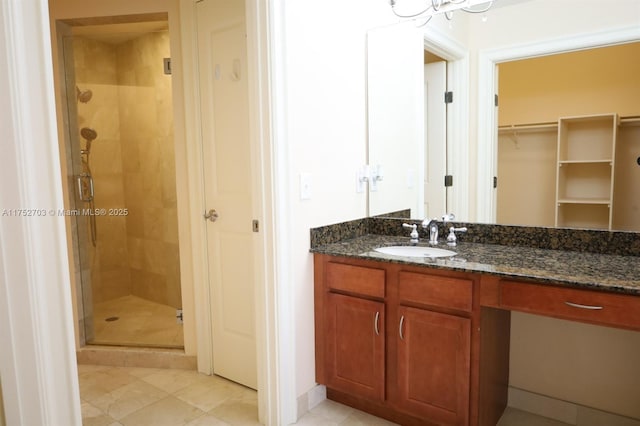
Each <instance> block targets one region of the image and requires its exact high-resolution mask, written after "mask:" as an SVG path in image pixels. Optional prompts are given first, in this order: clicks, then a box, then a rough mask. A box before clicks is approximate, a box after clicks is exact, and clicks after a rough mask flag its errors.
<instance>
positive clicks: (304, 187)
mask: <svg viewBox="0 0 640 426" xmlns="http://www.w3.org/2000/svg"><path fill="white" fill-rule="evenodd" d="M300 199H301V200H310V199H311V173H300Z"/></svg>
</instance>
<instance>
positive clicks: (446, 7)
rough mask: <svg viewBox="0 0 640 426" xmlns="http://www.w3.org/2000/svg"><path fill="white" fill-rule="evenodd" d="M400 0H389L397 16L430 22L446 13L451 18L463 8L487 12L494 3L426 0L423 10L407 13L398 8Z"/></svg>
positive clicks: (475, 11) (465, 10)
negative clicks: (436, 16)
mask: <svg viewBox="0 0 640 426" xmlns="http://www.w3.org/2000/svg"><path fill="white" fill-rule="evenodd" d="M398 1H399V0H389V3H390V4H391V10H392V11H393V13H394V14H395V15H396V16H398V17H400V18H410V19H426V22H429V21H430V20H431V18H433V17H434V16H435V15H439V14H444V16H445V17H446V18H447V19H449V20H451V19H452V18H453V12H454V11H456V10H462V11H463V12H467V13H485V12H486V11H488V10H489V9H490V8H491V6H492V5H493V0H424V2H423V4H424V3H426V6H425V7H423V8H422V10H420V11H419V12H414V13H409V14H405V13H401V12H398V11H397V10H396V3H398ZM480 5H484V7H478V6H480ZM426 22H425V24H426ZM423 25H424V24H423Z"/></svg>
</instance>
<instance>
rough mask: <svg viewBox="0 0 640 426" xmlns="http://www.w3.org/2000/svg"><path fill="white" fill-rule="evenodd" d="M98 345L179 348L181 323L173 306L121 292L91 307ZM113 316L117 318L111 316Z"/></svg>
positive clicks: (182, 340) (181, 340)
mask: <svg viewBox="0 0 640 426" xmlns="http://www.w3.org/2000/svg"><path fill="white" fill-rule="evenodd" d="M93 318H94V333H95V339H94V340H93V341H91V342H89V343H91V344H98V345H124V346H149V347H165V348H182V347H183V345H184V337H183V332H182V324H177V322H176V309H175V308H173V307H171V306H166V305H162V304H159V303H155V302H151V301H149V300H146V299H142V298H140V297H136V296H132V295H130V296H123V297H119V298H117V299H113V300H109V301H106V302H101V303H97V304H96V305H95V306H94V308H93ZM114 318H117V319H114Z"/></svg>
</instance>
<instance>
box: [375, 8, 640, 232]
mask: <svg viewBox="0 0 640 426" xmlns="http://www.w3.org/2000/svg"><path fill="white" fill-rule="evenodd" d="M532 3H533V2H532ZM520 6H521V5H518V4H516V5H513V6H510V7H508V8H503V9H512V11H511V18H512V19H516V16H517V11H518V8H519V7H520ZM518 16H520V15H518ZM491 19H492V17H491V15H489V21H490V22H491ZM429 25H431V24H429ZM470 27H473V30H474V31H476V30H482V27H481V26H479V25H476V26H474V25H470ZM388 28H389V27H386V28H385V29H383V30H385V31H387V30H388ZM488 28H489V31H490V30H491V27H490V26H489V27H488ZM374 31H376V32H377V33H378V34H376V35H377V36H378V37H379V36H380V32H381V30H379V29H376V30H374ZM540 31H543V30H540ZM371 32H373V31H371ZM371 32H370V33H371ZM540 36H541V37H542V36H543V33H540ZM482 37H484V38H485V39H488V38H490V37H489V36H487V35H486V34H485V35H484V36H481V38H482ZM498 38H499V37H498ZM471 43H472V42H470V44H471ZM617 43H620V41H617ZM601 44H603V45H604V44H614V43H613V42H606V41H605V42H602V43H601ZM396 45H397V42H396ZM379 48H380V46H379V45H375V44H373V43H371V40H369V43H368V59H369V61H368V72H369V75H368V80H369V83H368V84H369V86H368V91H369V92H368V106H369V112H370V115H369V124H370V127H369V162H370V164H376V162H377V161H378V159H380V158H383V159H385V160H387V163H388V161H389V160H390V159H391V157H388V156H387V155H386V154H385V152H388V149H389V145H388V144H387V145H381V143H382V144H384V142H383V140H385V139H386V140H387V141H388V140H389V139H392V138H391V137H390V136H387V137H385V138H380V137H379V135H378V133H377V129H376V122H377V120H378V117H379V116H381V115H384V108H383V107H381V105H383V106H386V108H387V109H392V107H391V105H392V104H393V102H392V101H390V98H385V97H384V96H383V94H382V92H381V91H377V90H376V85H377V84H379V83H378V82H376V81H372V78H373V77H378V74H377V73H375V72H373V71H372V68H373V67H376V66H377V64H376V63H374V62H372V61H371V59H372V58H375V59H376V60H380V57H381V56H383V55H381V54H380V52H379V51H376V50H375V49H379ZM473 48H475V49H476V50H481V49H478V47H477V46H472V48H471V49H470V50H473ZM482 48H483V49H485V48H486V46H482ZM603 49H606V48H603ZM422 51H423V49H420V55H422V53H423V52H422ZM636 52H638V51H637V50H636ZM474 53H476V52H474ZM563 55H571V53H566V54H561V55H554V56H558V57H561V56H563ZM621 57H623V58H626V60H627V63H625V64H624V65H620V64H619V63H618V65H616V62H615V59H613V57H612V59H607V60H600V61H596V62H597V63H600V64H606V65H609V68H608V69H607V68H602V67H600V68H601V69H598V70H597V71H598V73H600V75H601V76H602V75H605V76H606V75H607V74H608V75H609V76H610V77H611V78H608V82H609V83H613V85H614V86H616V87H615V88H614V90H619V88H620V81H621V80H620V78H618V77H616V76H615V73H614V72H613V71H615V70H618V71H620V70H628V71H629V72H630V73H635V74H632V75H640V74H639V73H640V68H639V67H640V64H639V62H640V55H638V53H635V54H633V55H631V56H628V55H627V54H623V55H622V56H621ZM529 60H530V59H522V61H518V62H522V63H523V65H524V64H525V62H526V61H529ZM496 62H502V61H500V60H496ZM628 62H631V63H628ZM412 63H413V62H412ZM576 65H577V66H578V68H579V70H577V71H573V72H572V71H567V75H573V76H574V77H575V76H579V78H574V80H580V81H581V82H582V83H584V84H586V85H587V86H591V87H593V86H594V84H593V82H592V81H590V80H589V79H590V78H592V77H589V76H588V75H587V74H588V73H589V72H590V71H594V70H595V68H594V67H586V66H584V63H582V62H580V61H576ZM515 66H516V62H513V63H506V62H505V63H498V65H497V71H496V74H497V75H498V76H499V81H498V84H497V88H498V90H499V92H500V110H499V111H498V114H497V118H498V120H499V122H497V123H496V128H494V129H493V131H494V133H495V137H496V141H495V142H494V144H495V148H494V149H495V153H496V157H497V158H498V160H497V164H496V165H495V166H494V167H496V168H497V176H498V182H499V184H498V189H497V190H496V191H494V193H495V195H496V196H497V197H496V198H497V203H496V206H497V210H495V212H496V213H494V214H495V217H496V218H497V223H501V224H515V225H528V226H556V223H558V226H562V227H586V228H593V229H614V230H626V231H640V223H638V220H636V219H635V217H640V215H638V214H637V213H638V209H639V208H640V206H639V205H637V204H635V202H630V200H635V198H638V197H637V196H635V197H634V196H633V194H638V193H640V192H639V191H640V187H638V186H637V185H636V184H635V183H634V184H633V185H627V187H626V188H625V189H619V187H620V188H622V186H620V185H617V186H616V189H615V190H612V194H611V198H612V200H613V203H614V204H613V206H614V208H613V209H611V210H613V213H612V214H611V216H613V219H611V225H607V226H605V227H601V225H599V224H595V225H594V224H592V223H589V221H586V222H584V221H583V222H580V221H578V222H573V223H572V222H565V223H563V222H562V221H560V222H557V219H556V218H555V216H556V215H557V214H558V213H557V212H556V208H555V204H556V178H555V171H556V169H557V167H558V164H557V158H556V156H557V145H556V144H557V140H558V137H557V135H558V133H557V132H558V130H557V129H555V130H549V129H547V130H548V131H546V133H545V132H542V133H544V137H543V140H544V141H545V142H543V144H547V145H548V146H550V147H551V148H550V151H549V153H547V154H544V155H547V157H549V161H550V162H551V165H550V166H549V164H547V166H546V167H548V168H549V169H548V170H550V172H551V173H553V176H552V178H551V179H550V180H548V182H547V184H546V185H547V190H546V191H547V196H548V197H551V198H550V201H546V202H545V203H546V204H547V205H548V206H550V207H548V209H551V211H550V212H549V211H548V210H547V211H546V213H544V216H545V218H544V219H543V220H539V219H533V220H532V219H531V218H527V217H518V214H517V212H515V211H514V212H508V209H509V207H508V206H507V207H505V206H504V204H505V203H504V201H505V200H506V201H508V200H509V199H510V198H512V199H513V200H514V203H513V204H512V205H516V206H522V205H525V206H526V205H527V200H526V199H525V201H524V202H522V201H520V202H518V201H516V200H517V199H518V197H514V196H513V195H512V194H513V191H514V188H515V193H517V192H518V190H517V188H518V187H517V186H516V185H511V187H512V193H511V194H510V195H509V193H508V192H504V191H502V190H503V189H507V188H508V187H509V185H508V184H510V183H514V182H517V181H518V179H516V178H514V177H512V176H510V175H509V168H511V169H516V170H517V169H518V167H517V165H514V164H512V165H511V166H506V165H505V163H504V158H502V157H505V156H506V154H505V152H504V150H503V152H501V146H502V145H506V144H509V142H506V143H505V140H509V138H510V140H511V142H510V143H511V145H512V148H513V145H515V142H513V132H511V130H510V129H509V128H510V127H511V126H512V125H522V126H526V125H531V124H538V123H553V122H555V123H556V127H557V120H558V118H559V117H568V116H578V115H587V114H600V113H617V114H618V115H619V116H620V117H622V118H623V119H622V121H621V126H618V127H617V128H616V132H617V140H618V141H620V143H618V146H617V152H616V168H615V171H614V175H615V176H614V179H615V182H619V183H624V182H640V175H639V174H638V173H640V166H638V164H637V163H635V161H636V159H637V158H638V157H640V151H639V150H640V146H638V143H640V142H638V140H640V137H639V133H638V131H639V130H638V129H639V127H638V126H637V125H634V123H637V121H636V120H633V119H631V118H632V117H635V116H638V115H640V105H638V104H637V102H635V103H634V104H635V105H634V106H635V110H633V108H626V107H624V106H618V105H616V103H615V102H617V101H618V100H620V93H622V94H625V93H626V94H628V95H629V98H630V99H638V96H640V92H639V91H640V89H639V82H638V79H637V78H636V79H633V81H632V82H631V85H632V87H630V88H627V89H624V90H623V92H619V91H618V92H616V94H615V95H613V96H607V95H603V93H606V92H607V90H608V89H607V88H605V87H602V85H600V83H598V87H597V92H596V93H595V95H594V96H595V98H599V99H600V101H598V107H597V108H595V107H594V108H591V109H589V108H575V107H567V108H565V109H564V110H563V108H562V107H561V106H560V103H558V101H557V100H555V99H554V100H552V101H549V103H550V104H552V105H554V106H555V107H556V108H545V107H542V108H538V109H540V110H542V111H544V112H547V113H550V112H551V111H552V110H553V111H555V114H556V115H555V118H553V117H551V118H550V117H549V116H548V115H542V116H540V117H535V116H532V117H529V118H526V119H518V120H514V119H512V118H509V117H510V114H507V109H508V111H509V112H512V111H513V110H514V109H515V108H516V105H518V107H519V108H520V109H524V110H526V109H527V106H526V103H524V102H525V99H524V98H523V97H522V95H521V94H517V93H516V94H514V95H509V90H507V88H506V86H504V84H507V83H504V82H503V81H502V77H503V74H504V76H505V78H506V77H508V68H509V67H512V68H513V67H515ZM475 72H476V73H478V74H479V73H480V72H478V71H477V70H476V71H475ZM603 73H604V74H603ZM470 74H471V73H470ZM544 74H547V75H549V74H550V75H552V76H553V73H552V72H549V70H547V71H544V70H543V71H540V72H538V75H544ZM396 75H398V74H396ZM520 75H522V74H521V73H520ZM449 77H450V71H449ZM512 79H513V77H512ZM473 80H474V77H473V76H472V78H470V79H469V81H471V86H470V87H469V92H470V93H473V94H474V95H475V94H476V93H478V92H479V90H480V89H479V88H478V87H477V86H479V85H480V84H481V83H480V82H477V83H473ZM515 80H516V81H517V80H518V75H517V73H516V77H515ZM526 80H527V78H526V77H522V78H520V81H526ZM605 80H607V79H606V78H605ZM386 81H387V84H388V81H389V77H388V76H387V80H386ZM551 81H553V79H552V80H551ZM524 86H526V85H524ZM530 87H531V86H530ZM538 89H540V88H539V87H538ZM387 90H389V89H387ZM554 90H556V91H555V94H554V92H552V96H559V95H563V96H565V99H566V100H568V101H571V99H574V101H572V103H573V105H585V101H584V99H585V97H587V98H588V97H589V95H585V94H584V93H580V92H576V93H573V94H569V93H559V91H558V90H557V88H556V89H554ZM420 92H421V91H419V90H418V91H415V90H414V93H418V94H419V93H420ZM540 93H541V91H540V90H537V92H536V93H534V95H539V94H540ZM474 95H472V96H474ZM510 96H511V99H509V98H510ZM514 96H515V97H518V96H520V99H515V98H514ZM569 96H571V97H572V98H571V99H569ZM603 97H604V98H606V99H607V100H608V101H611V102H602V99H603ZM530 100H533V101H536V102H539V99H530ZM592 105H593V102H592ZM538 107H539V104H538ZM572 108H573V109H572ZM470 109H471V111H470V112H469V115H468V118H469V121H474V120H475V119H476V118H475V117H476V116H477V115H478V114H476V113H475V112H474V111H473V107H472V108H470ZM372 111H373V112H375V115H374V114H371V112H372ZM422 112H423V111H422ZM449 115H450V121H451V118H452V117H451V114H449ZM511 115H512V114H511ZM405 120H406V117H405ZM428 124H429V123H428V122H427V124H426V126H425V127H426V128H428V127H429V125H428ZM457 124H458V123H449V124H448V126H445V127H449V129H447V130H449V133H450V134H448V135H447V139H448V142H451V138H452V135H451V133H452V132H451V128H453V131H456V129H457V127H458V126H457ZM464 124H467V125H468V123H463V125H464ZM476 124H477V123H476ZM498 125H499V126H501V131H500V132H498V131H497V127H498ZM471 127H473V126H471ZM552 127H553V126H552ZM424 131H426V130H423V132H424ZM387 132H389V130H387ZM554 132H555V133H554ZM389 133H390V132H389ZM534 133H536V132H531V131H529V132H527V130H525V129H524V128H522V129H521V130H520V132H518V133H517V134H518V142H519V143H520V152H519V153H518V154H519V155H520V157H519V158H518V160H517V161H519V162H521V163H522V162H523V161H526V160H527V157H526V150H527V149H528V147H527V146H526V145H524V142H522V141H529V140H533V139H535V138H533V134H534ZM423 135H424V133H423ZM475 139H476V137H475V135H474V134H471V137H470V138H468V139H467V140H471V141H472V143H476V141H475ZM387 143H388V142H387ZM396 143H397V142H396ZM403 144H406V141H403ZM403 146H404V145H403ZM427 148H429V147H427ZM474 149H475V150H477V152H475V153H474V152H473V151H474ZM485 149H487V148H483V147H480V146H478V147H475V148H474V147H471V153H470V155H469V158H471V160H470V161H469V163H470V164H469V166H470V167H467V168H468V169H471V170H468V172H469V176H471V177H472V178H471V179H466V180H465V179H456V178H457V176H456V175H455V174H454V181H455V182H454V188H455V187H456V185H458V190H460V186H462V185H464V183H465V182H470V183H469V184H468V185H467V186H469V188H466V190H465V191H462V192H465V196H466V200H467V203H468V205H469V206H470V208H469V209H468V211H466V214H463V215H461V214H460V210H459V209H457V208H455V207H454V208H451V207H452V205H453V206H455V205H456V203H455V202H453V203H452V202H451V197H447V202H446V206H447V209H446V211H452V212H454V213H456V214H457V219H458V220H461V221H476V216H477V213H476V209H475V205H474V204H475V203H477V201H476V200H475V198H481V196H480V195H476V188H473V187H472V186H473V185H474V184H477V183H476V182H474V180H475V179H473V177H474V176H476V171H475V170H473V166H474V164H473V162H474V161H475V158H474V157H475V156H483V155H484V156H486V157H489V158H490V157H491V155H492V154H491V153H485V151H484V150H485ZM385 150H386V151H385ZM512 151H513V149H512ZM414 152H416V153H418V154H417V155H419V156H420V158H422V157H423V156H424V154H425V153H428V152H429V150H428V149H427V150H425V148H424V147H416V148H414ZM474 154H475V155H474ZM532 155H535V154H532ZM448 157H449V158H447V159H446V160H448V164H447V170H448V171H449V174H450V170H451V163H454V161H453V159H452V158H451V157H452V156H451V155H449V156H448ZM406 158H407V156H405V157H404V159H406ZM446 160H444V161H446ZM631 160H633V161H631ZM501 161H502V164H501ZM623 162H624V163H626V165H625V166H624V168H621V167H618V166H620V165H621V164H622V163H623ZM631 163H632V164H631ZM423 164H424V161H420V162H418V164H417V167H418V169H417V171H414V172H415V173H411V172H410V171H409V169H410V168H413V167H416V163H415V161H414V159H412V162H411V163H409V162H406V163H405V169H404V170H402V173H401V174H400V176H401V177H404V178H405V179H404V180H403V181H402V183H400V184H399V186H398V185H396V186H395V187H393V186H392V185H391V184H392V182H391V177H390V176H389V173H387V174H386V175H385V176H384V180H382V181H381V182H380V183H381V184H380V186H379V187H378V188H377V191H376V192H375V194H374V193H373V192H371V193H370V199H369V214H370V215H372V216H373V215H380V214H384V213H388V212H395V211H398V210H402V208H398V204H397V203H386V196H385V193H393V194H398V193H400V192H403V191H406V190H407V189H408V187H409V186H410V182H414V184H415V185H416V186H418V187H419V188H421V185H422V184H418V183H417V181H415V180H412V179H410V178H415V179H419V177H420V176H422V178H423V179H424V177H425V172H424V167H423ZM458 166H459V165H458ZM463 166H464V165H463ZM488 168H489V167H488ZM383 169H388V166H386V165H383ZM489 173H490V174H491V175H493V173H494V172H493V170H490V171H489ZM531 176H532V175H528V176H522V175H521V176H520V178H519V179H520V180H519V188H520V196H522V194H526V193H527V192H528V189H527V188H528V187H531V188H533V187H534V185H533V183H532V179H531ZM527 178H528V180H527ZM523 179H524V181H523ZM397 180H402V179H397ZM533 181H535V182H537V181H538V179H534V180H533ZM387 184H388V185H387ZM402 185H404V187H403V186H402ZM634 185H635V186H634ZM549 188H551V189H549ZM525 189H527V190H526V191H525ZM447 190H448V191H449V190H450V189H447ZM478 194H480V192H478ZM447 195H449V194H447ZM414 196H415V199H413V201H411V202H406V203H405V206H406V207H404V208H405V209H406V208H409V209H411V217H412V218H419V219H422V218H424V217H426V216H429V217H431V216H433V215H434V214H431V213H426V214H425V212H424V210H421V208H423V207H421V206H424V202H425V195H424V193H423V192H422V191H420V190H416V191H414ZM494 202H495V201H494ZM459 204H461V203H459ZM529 204H531V200H529ZM625 204H626V205H625ZM536 206H537V204H536ZM505 209H507V210H505ZM512 210H518V209H512ZM605 210H606V211H608V210H610V208H609V207H608V206H605ZM505 212H507V213H505ZM440 214H441V213H440ZM560 214H561V215H562V213H560ZM437 215H439V214H436V216H437ZM616 217H617V219H616ZM482 221H484V222H488V221H487V220H482Z"/></svg>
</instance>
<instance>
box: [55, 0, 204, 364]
mask: <svg viewBox="0 0 640 426" xmlns="http://www.w3.org/2000/svg"><path fill="white" fill-rule="evenodd" d="M113 19H114V18H113V17H106V18H102V17H96V18H76V19H69V20H56V22H55V23H56V35H57V47H58V61H59V64H58V69H59V71H60V78H59V85H60V93H63V95H62V96H61V97H60V102H61V104H62V113H61V114H62V116H63V118H64V120H63V122H64V123H65V126H64V129H61V130H63V131H62V132H61V135H62V136H63V137H62V139H61V144H62V142H64V149H62V150H61V152H62V153H63V154H64V160H63V171H66V181H65V183H66V187H65V188H64V195H65V210H66V211H68V212H70V214H68V215H65V216H66V217H65V222H66V224H67V227H68V229H71V232H70V233H69V241H70V248H69V251H70V252H71V253H70V256H69V258H70V260H71V259H73V265H72V268H71V272H72V274H73V278H72V286H73V288H74V289H75V293H76V297H75V301H76V306H75V309H74V314H75V315H76V317H77V318H75V323H76V326H77V335H76V341H77V345H78V347H84V346H87V345H94V344H95V345H101V344H104V343H101V342H100V341H97V342H94V341H92V340H94V339H93V337H94V336H93V335H92V334H93V332H94V325H93V323H94V321H95V320H94V306H93V297H92V292H93V286H92V280H91V275H92V274H91V268H90V265H87V262H90V260H89V256H88V255H87V250H86V248H87V247H88V244H90V243H87V241H88V235H89V233H90V232H91V229H89V228H90V227H91V226H93V225H89V224H88V223H86V222H87V221H85V220H83V219H85V216H83V214H84V213H82V212H84V211H85V210H89V208H90V206H89V204H88V203H85V202H83V200H82V199H81V197H80V196H79V194H78V185H79V183H78V181H77V178H78V176H80V173H81V172H82V170H81V169H82V164H81V163H82V161H83V160H82V156H83V155H85V154H84V153H83V151H82V149H81V148H82V140H81V139H82V138H81V137H80V136H74V135H75V132H76V130H80V129H79V125H78V108H77V102H72V101H71V100H72V99H74V98H75V97H76V96H75V95H76V90H77V89H76V88H77V87H78V86H77V81H76V78H75V69H74V66H73V51H72V49H71V52H69V50H68V49H67V48H66V43H67V42H68V41H67V39H68V38H69V37H72V36H73V33H72V30H71V29H72V28H73V26H75V25H86V24H87V23H88V22H89V23H91V22H95V23H96V24H102V25H104V24H107V25H108V24H109V22H105V20H106V21H108V20H113ZM160 20H164V21H167V23H168V24H170V23H169V20H170V17H169V14H168V13H166V12H165V13H148V14H138V15H136V19H135V20H133V21H132V22H135V23H137V22H146V21H149V22H155V21H160ZM118 23H119V22H118ZM169 26H170V28H169V30H168V31H169V34H170V36H169V38H170V44H171V50H173V49H174V48H175V39H178V37H173V38H172V36H171V33H172V31H171V25H169ZM174 31H176V32H178V31H177V30H174ZM141 34H142V33H141ZM174 74H179V72H177V73H176V72H175V70H174ZM179 84H180V82H179V80H178V81H176V82H175V83H173V84H172V86H176V85H179ZM172 98H174V99H175V98H176V90H175V88H173V89H172ZM174 99H172V109H173V116H174V121H175V122H176V123H175V124H174V138H173V142H172V143H173V145H174V149H175V151H176V163H178V162H179V161H180V156H179V155H178V146H177V143H176V141H177V136H176V135H179V134H181V133H183V132H182V129H181V128H179V124H178V123H177V117H179V116H180V114H179V113H177V112H176V108H178V107H177V106H176V105H175V100H174ZM76 144H77V145H78V146H75V145H76ZM182 163H184V162H182ZM185 170H187V171H186V172H185ZM175 171H176V181H177V182H176V192H177V193H176V196H177V197H178V203H177V205H178V206H180V205H186V204H187V203H186V201H184V200H180V197H181V193H188V192H189V190H188V188H186V187H180V186H179V182H180V181H181V180H182V181H184V180H186V177H185V176H180V175H179V171H182V172H183V174H187V173H188V168H187V166H186V165H185V164H181V167H180V168H178V167H176V168H175ZM91 179H92V178H91ZM181 201H183V202H181ZM91 210H92V211H93V207H91ZM183 210H185V209H183V208H178V216H179V217H178V221H179V222H183V223H184V222H185V217H186V216H187V215H188V213H187V212H185V211H183ZM90 219H92V220H95V216H93V215H92V217H90ZM179 227H180V229H182V228H184V226H183V224H181V223H179ZM186 245H188V241H185V240H184V239H182V238H180V237H179V248H180V253H182V252H183V251H185V246H186ZM85 246H87V247H85ZM187 264H188V262H186V261H185V260H184V259H182V256H181V258H180V265H181V276H180V291H181V299H182V300H183V303H182V306H181V307H180V309H181V310H182V311H183V312H184V300H185V298H187V297H189V295H190V294H191V293H192V290H191V289H190V288H189V287H193V285H192V281H191V280H190V279H189V278H185V275H187V276H188V272H187V271H188V269H189V268H188V267H184V265H187ZM185 284H186V285H185ZM185 287H186V288H185ZM191 310H193V309H191ZM192 318H193V314H192V313H191V312H189V309H187V312H184V314H183V321H184V326H183V327H184V329H183V330H192V329H193V328H194V327H195V325H194V321H193V320H192ZM187 334H188V333H186V332H185V333H184V340H183V346H182V348H181V349H182V350H184V352H185V354H188V353H194V352H196V348H195V346H196V343H195V342H194V341H193V340H194V339H192V338H189V336H188V335H187ZM109 345H110V346H111V345H112V344H111V343H109ZM113 345H114V346H123V347H128V346H132V345H131V344H125V343H123V344H122V345H119V344H113ZM133 347H141V348H147V347H149V348H155V349H162V348H163V347H164V346H163V345H157V344H153V345H144V344H140V345H138V344H135V345H133ZM166 348H167V349H176V348H175V347H173V346H166Z"/></svg>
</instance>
